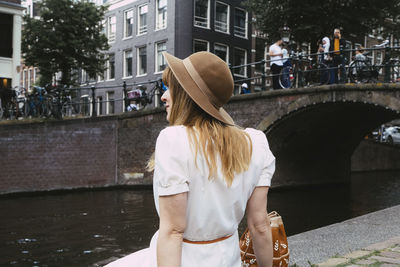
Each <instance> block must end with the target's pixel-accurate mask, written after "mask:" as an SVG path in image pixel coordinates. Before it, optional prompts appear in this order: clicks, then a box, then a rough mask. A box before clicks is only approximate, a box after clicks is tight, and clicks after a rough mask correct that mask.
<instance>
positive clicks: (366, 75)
mask: <svg viewBox="0 0 400 267" xmlns="http://www.w3.org/2000/svg"><path fill="white" fill-rule="evenodd" d="M377 48H385V56H384V59H383V62H382V63H380V64H372V56H370V55H371V54H372V51H373V50H375V49H377ZM360 53H362V56H360ZM391 55H392V54H391V49H390V48H389V41H388V40H386V41H384V42H383V43H382V44H379V45H375V46H374V47H373V48H372V49H371V50H369V51H367V52H363V51H362V50H361V51H360V49H358V53H356V56H355V59H354V60H353V61H352V62H351V63H350V64H349V67H348V76H349V78H350V82H353V83H367V82H378V81H382V82H391V83H394V82H400V62H399V59H398V58H392V57H391Z"/></svg>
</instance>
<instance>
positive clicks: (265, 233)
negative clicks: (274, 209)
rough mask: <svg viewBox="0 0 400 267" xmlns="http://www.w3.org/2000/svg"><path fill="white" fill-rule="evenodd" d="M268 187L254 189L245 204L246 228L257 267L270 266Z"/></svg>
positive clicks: (270, 243)
mask: <svg viewBox="0 0 400 267" xmlns="http://www.w3.org/2000/svg"><path fill="white" fill-rule="evenodd" d="M268 189H269V187H268V186H261V187H256V188H255V189H254V191H253V194H252V195H251V197H250V199H249V201H248V202H247V226H248V227H249V230H250V235H251V237H252V240H253V248H254V253H255V254H256V258H257V262H258V266H259V267H271V266H272V257H273V251H272V233H271V225H270V224H269V219H268V216H267V195H268Z"/></svg>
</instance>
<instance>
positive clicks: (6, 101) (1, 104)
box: [0, 88, 17, 119]
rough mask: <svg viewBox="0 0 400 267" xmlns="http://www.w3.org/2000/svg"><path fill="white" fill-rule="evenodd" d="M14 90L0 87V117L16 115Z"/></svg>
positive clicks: (7, 117) (11, 117)
mask: <svg viewBox="0 0 400 267" xmlns="http://www.w3.org/2000/svg"><path fill="white" fill-rule="evenodd" d="M16 103H17V101H16V92H15V90H13V89H12V88H0V119H13V118H14V117H15V116H16V111H17V108H16Z"/></svg>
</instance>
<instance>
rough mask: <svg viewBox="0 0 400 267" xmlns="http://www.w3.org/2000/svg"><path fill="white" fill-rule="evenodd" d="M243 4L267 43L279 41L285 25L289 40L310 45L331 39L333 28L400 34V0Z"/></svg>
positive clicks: (292, 0)
mask: <svg viewBox="0 0 400 267" xmlns="http://www.w3.org/2000/svg"><path fill="white" fill-rule="evenodd" d="M245 5H246V7H247V8H248V9H249V10H250V11H252V12H253V14H254V15H255V18H256V25H257V27H258V28H259V29H260V30H262V31H264V32H265V33H267V34H268V35H269V41H270V42H274V41H275V40H276V39H277V38H279V28H280V27H282V26H283V25H284V24H286V25H287V26H289V27H290V28H291V30H292V36H291V39H292V40H294V41H296V42H299V43H301V42H310V43H311V44H316V43H317V41H319V40H321V39H322V38H323V37H324V36H331V35H332V34H333V30H334V28H340V29H342V30H343V32H344V34H345V35H349V34H352V35H358V36H364V35H365V34H367V33H369V32H371V31H372V29H376V28H377V27H379V26H384V27H385V34H386V35H388V34H391V33H394V34H396V35H397V36H398V34H399V32H400V30H399V28H400V27H399V26H400V20H399V14H400V1H399V0H385V1H382V0H335V1H334V0H324V1H312V0H303V1H296V0H247V1H246V3H245Z"/></svg>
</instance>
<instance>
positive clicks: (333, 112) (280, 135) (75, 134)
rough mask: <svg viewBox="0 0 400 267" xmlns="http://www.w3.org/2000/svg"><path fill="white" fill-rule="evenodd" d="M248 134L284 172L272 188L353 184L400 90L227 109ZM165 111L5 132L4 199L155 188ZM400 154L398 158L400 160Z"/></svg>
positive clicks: (316, 94) (1, 145)
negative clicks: (366, 147) (359, 151)
mask: <svg viewBox="0 0 400 267" xmlns="http://www.w3.org/2000/svg"><path fill="white" fill-rule="evenodd" d="M226 110H227V111H228V112H229V113H230V114H231V115H232V117H233V118H234V120H235V122H236V123H237V124H238V125H240V126H242V127H254V128H257V129H260V130H262V131H264V132H265V133H266V135H267V138H268V140H269V144H270V147H271V150H272V152H273V153H274V155H275V156H276V158H277V168H276V173H275V176H274V179H273V183H272V186H273V187H278V186H290V185H301V184H320V183H331V182H333V183H338V182H344V181H346V180H348V179H349V177H350V171H351V156H352V154H353V152H354V150H355V149H356V148H357V146H358V145H359V144H360V142H361V141H362V140H363V139H364V137H365V135H367V134H368V133H370V132H371V131H372V130H373V129H375V128H377V127H378V126H379V125H381V124H383V123H385V122H388V121H391V120H393V119H396V118H399V112H400V85H399V84H366V85H354V84H346V85H331V86H321V87H313V88H303V89H285V90H277V91H267V92H259V93H254V94H248V95H240V96H234V97H233V98H232V99H231V101H230V102H229V103H228V105H227V106H226ZM165 126H167V123H166V121H165V111H164V110H163V109H161V108H158V109H154V110H146V111H142V112H136V113H127V114H122V115H113V116H102V117H98V118H84V119H70V120H64V121H44V122H15V123H11V124H10V123H2V124H0V157H2V159H4V157H6V158H7V160H3V161H2V163H1V172H0V193H9V192H20V191H35V190H53V189H65V188H79V187H102V186H111V185H122V184H139V185H146V184H151V180H152V179H151V174H150V173H146V172H145V171H144V169H145V165H146V161H147V159H148V158H149V157H150V155H151V154H152V152H153V151H154V146H155V140H156V138H157V135H158V133H159V131H160V130H161V129H162V128H164V127H165ZM399 151H400V150H397V152H395V153H399Z"/></svg>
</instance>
